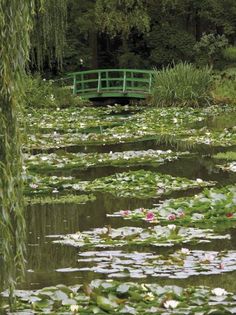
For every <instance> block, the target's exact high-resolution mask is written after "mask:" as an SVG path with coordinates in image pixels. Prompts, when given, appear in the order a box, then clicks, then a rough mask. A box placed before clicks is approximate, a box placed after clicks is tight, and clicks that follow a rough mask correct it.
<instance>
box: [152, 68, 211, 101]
mask: <svg viewBox="0 0 236 315" xmlns="http://www.w3.org/2000/svg"><path fill="white" fill-rule="evenodd" d="M211 86H212V76H211V70H210V69H209V68H207V67H204V68H201V69H197V68H196V67H195V66H194V65H192V64H188V63H179V64H177V65H175V66H174V67H170V66H168V67H167V68H165V69H163V70H161V71H156V72H155V74H154V83H153V88H152V103H153V104H154V105H156V106H199V105H204V104H208V103H209V102H210V99H211V93H210V91H211Z"/></svg>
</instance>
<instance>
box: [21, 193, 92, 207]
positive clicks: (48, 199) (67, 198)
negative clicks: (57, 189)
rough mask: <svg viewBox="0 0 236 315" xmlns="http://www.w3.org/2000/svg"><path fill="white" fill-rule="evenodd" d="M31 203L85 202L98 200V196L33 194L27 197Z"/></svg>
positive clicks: (27, 200)
mask: <svg viewBox="0 0 236 315" xmlns="http://www.w3.org/2000/svg"><path fill="white" fill-rule="evenodd" d="M25 199H26V202H27V203H28V204H29V205H34V204H40V205H45V204H47V205H58V204H71V203H73V204H85V203H87V202H89V201H94V200H96V197H95V196H94V195H92V194H89V195H84V194H83V195H72V194H67V195H57V193H54V195H52V196H38V197H37V196H31V197H28V198H25Z"/></svg>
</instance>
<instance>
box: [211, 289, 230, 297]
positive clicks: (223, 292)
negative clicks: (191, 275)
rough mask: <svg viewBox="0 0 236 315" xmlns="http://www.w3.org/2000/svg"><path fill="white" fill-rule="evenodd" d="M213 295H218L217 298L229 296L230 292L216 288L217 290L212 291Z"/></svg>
mask: <svg viewBox="0 0 236 315" xmlns="http://www.w3.org/2000/svg"><path fill="white" fill-rule="evenodd" d="M211 293H212V294H214V295H216V296H224V295H227V294H228V292H227V291H226V290H225V289H222V288H215V289H213V290H211Z"/></svg>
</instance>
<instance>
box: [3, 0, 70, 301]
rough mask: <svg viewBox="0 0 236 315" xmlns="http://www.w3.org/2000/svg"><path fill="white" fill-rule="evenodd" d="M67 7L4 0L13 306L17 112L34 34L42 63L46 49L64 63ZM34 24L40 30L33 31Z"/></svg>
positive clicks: (7, 250)
mask: <svg viewBox="0 0 236 315" xmlns="http://www.w3.org/2000/svg"><path fill="white" fill-rule="evenodd" d="M64 9H66V0H24V1H20V0H11V1H9V0H0V288H1V289H3V288H7V289H8V290H9V292H10V302H11V304H12V303H13V296H14V294H13V292H14V288H15V284H16V282H17V280H18V278H19V277H20V276H22V275H23V274H24V269H25V261H24V256H25V237H26V225H25V216H24V201H23V200H24V198H23V176H22V169H23V167H22V164H23V163H22V152H21V140H20V128H19V122H18V112H19V111H20V110H21V108H22V104H23V103H24V97H23V96H24V95H23V94H24V87H23V84H22V82H23V80H24V76H25V67H26V63H27V61H28V60H29V49H30V33H31V34H34V35H33V36H36V34H37V35H38V36H39V37H38V36H37V39H38V40H39V39H40V41H39V42H37V39H34V44H35V43H36V42H37V49H36V54H37V64H38V65H40V64H42V62H43V60H44V56H45V54H46V53H47V56H48V58H51V57H52V56H54V55H55V56H56V58H57V60H58V62H61V57H62V47H63V44H64V37H63V30H64V29H65V19H64V17H65V15H66V13H65V12H66V10H64ZM35 14H37V16H35ZM36 17H37V18H36ZM34 18H36V20H34ZM33 20H34V23H33ZM33 26H34V27H35V28H36V29H35V30H34V31H33V32H32V27H33ZM31 38H32V37H31Z"/></svg>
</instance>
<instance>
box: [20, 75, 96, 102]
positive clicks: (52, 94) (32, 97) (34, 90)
mask: <svg viewBox="0 0 236 315" xmlns="http://www.w3.org/2000/svg"><path fill="white" fill-rule="evenodd" d="M24 87H25V96H26V97H25V103H26V107H31V108H46V107H52V108H57V107H72V106H85V105H88V104H90V103H89V102H88V101H85V100H83V99H81V97H79V96H74V95H73V94H72V88H70V87H68V86H62V87H61V86H59V85H58V84H56V82H54V81H53V80H46V79H42V78H41V77H40V76H39V75H36V76H26V77H25V80H24Z"/></svg>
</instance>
